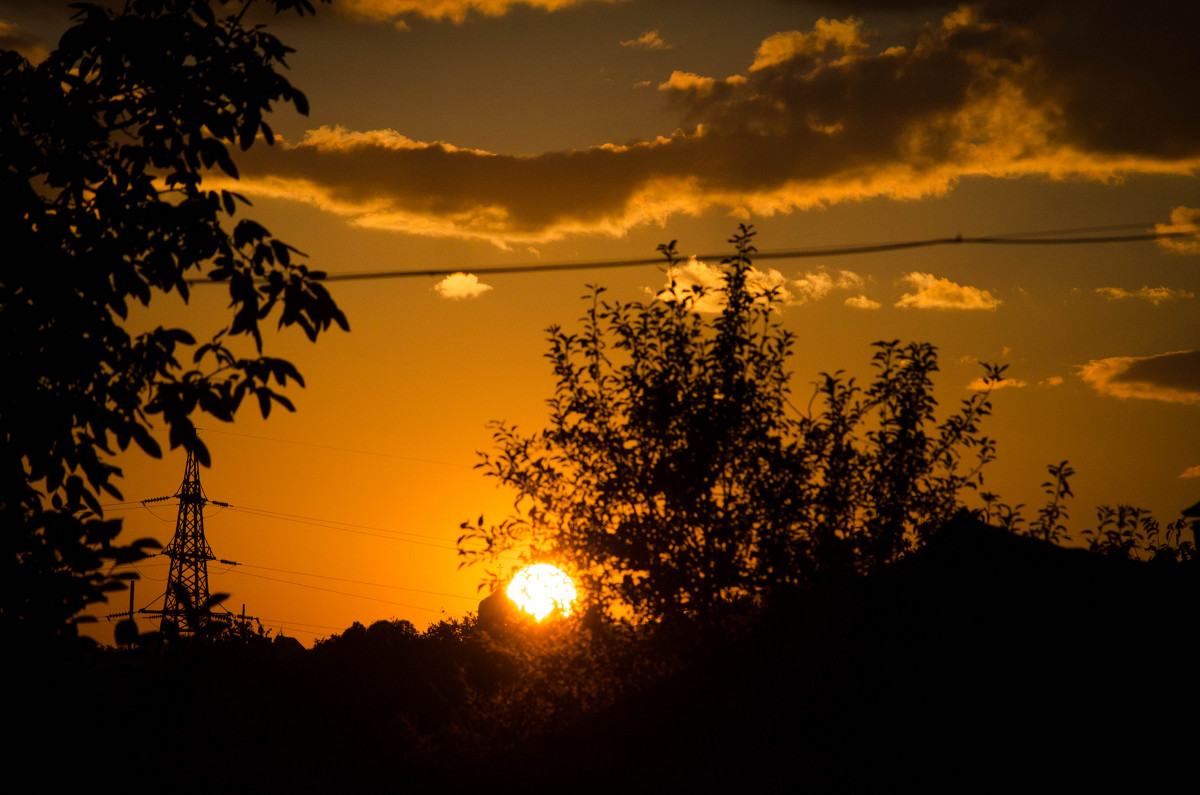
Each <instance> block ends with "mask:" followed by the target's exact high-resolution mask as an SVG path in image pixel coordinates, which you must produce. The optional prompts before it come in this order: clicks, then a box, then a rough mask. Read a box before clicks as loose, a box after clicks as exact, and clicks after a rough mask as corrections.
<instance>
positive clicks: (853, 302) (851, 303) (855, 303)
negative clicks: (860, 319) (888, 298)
mask: <svg viewBox="0 0 1200 795" xmlns="http://www.w3.org/2000/svg"><path fill="white" fill-rule="evenodd" d="M842 303H844V304H845V305H846V306H848V307H850V308H851V309H879V308H880V307H881V306H883V304H881V303H879V302H878V301H872V300H871V299H870V298H867V297H866V296H865V295H855V296H851V297H850V298H847V299H846V300H845V301H843V302H842Z"/></svg>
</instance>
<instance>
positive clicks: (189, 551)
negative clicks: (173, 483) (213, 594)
mask: <svg viewBox="0 0 1200 795" xmlns="http://www.w3.org/2000/svg"><path fill="white" fill-rule="evenodd" d="M175 496H176V497H178V498H179V519H178V520H177V521H176V523H175V536H174V537H173V538H172V539H171V543H169V544H167V547H166V549H164V550H163V551H162V554H164V555H166V556H167V557H168V558H170V559H171V572H170V574H168V575H167V594H166V597H165V599H164V602H163V609H162V617H163V620H164V621H165V620H168V619H169V620H171V621H174V622H175V624H176V626H178V627H179V629H180V631H182V632H195V631H197V630H198V629H200V628H201V626H202V625H203V624H204V622H205V621H206V620H207V619H208V618H209V614H208V598H209V595H208V562H209V561H210V560H215V559H216V558H215V557H214V556H213V553H212V550H211V549H210V548H209V546H208V541H206V540H205V538H204V506H205V505H206V504H207V503H208V500H207V499H206V498H205V496H204V489H203V487H201V485H200V465H199V464H197V463H196V456H195V455H193V454H192V453H191V452H188V457H187V464H186V465H185V467H184V470H183V485H181V486H180V487H179V491H178V492H176V494H175Z"/></svg>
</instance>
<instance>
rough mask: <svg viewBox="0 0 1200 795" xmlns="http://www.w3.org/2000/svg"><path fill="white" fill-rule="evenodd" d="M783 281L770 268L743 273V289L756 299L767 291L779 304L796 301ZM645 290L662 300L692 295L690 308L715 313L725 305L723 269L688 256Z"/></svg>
mask: <svg viewBox="0 0 1200 795" xmlns="http://www.w3.org/2000/svg"><path fill="white" fill-rule="evenodd" d="M786 284H787V279H786V278H785V277H784V275H783V274H782V273H780V272H779V271H777V270H775V269H774V268H769V269H767V270H765V271H761V270H759V269H758V268H754V267H751V268H750V270H749V271H747V273H746V289H747V291H748V292H749V293H750V294H751V295H752V296H755V297H756V298H760V297H762V296H765V295H766V294H768V293H770V294H772V295H773V296H774V300H776V301H777V302H778V304H779V305H781V306H786V305H788V304H791V303H795V302H796V300H795V296H794V295H792V293H791V292H789V291H788V290H787V288H786V286H785V285H786ZM672 286H674V288H675V289H674V291H673V292H672V290H671V288H672ZM646 292H647V293H650V294H652V295H655V296H657V297H658V298H660V299H663V300H672V299H673V297H676V296H678V297H680V298H683V297H688V296H696V297H695V299H694V301H693V303H692V309H693V310H694V311H696V312H699V313H701V314H716V313H718V312H720V311H722V310H723V309H724V308H725V271H724V270H722V269H721V267H720V266H717V265H709V264H708V263H706V262H702V261H701V260H698V259H696V258H695V257H690V258H689V259H688V260H687V261H686V262H684V263H681V264H679V265H676V266H674V267H672V268H669V269H668V270H667V283H666V284H665V285H664V286H663V287H662V288H661V289H659V290H652V289H650V288H646Z"/></svg>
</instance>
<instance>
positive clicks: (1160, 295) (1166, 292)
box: [1096, 287, 1196, 306]
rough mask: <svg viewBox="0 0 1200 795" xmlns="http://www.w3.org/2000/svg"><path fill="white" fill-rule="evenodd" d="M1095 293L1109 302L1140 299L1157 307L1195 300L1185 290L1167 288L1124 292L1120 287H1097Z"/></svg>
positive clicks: (1193, 295) (1145, 288)
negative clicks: (1179, 301) (1189, 299)
mask: <svg viewBox="0 0 1200 795" xmlns="http://www.w3.org/2000/svg"><path fill="white" fill-rule="evenodd" d="M1096 293H1097V294H1098V295H1102V296H1104V297H1105V298H1107V299H1108V300H1110V301H1119V300H1121V299H1124V298H1141V299H1144V300H1146V301H1149V302H1150V303H1152V304H1154V305H1155V306H1158V305H1159V304H1160V303H1162V302H1163V301H1170V300H1172V299H1175V298H1195V297H1196V294H1195V293H1191V292H1188V291H1187V290H1182V289H1180V290H1172V289H1171V288H1169V287H1142V288H1141V289H1140V290H1132V291H1130V290H1126V289H1124V288H1121V287H1097V288H1096Z"/></svg>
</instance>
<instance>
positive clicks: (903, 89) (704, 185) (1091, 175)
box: [0, 0, 1200, 645]
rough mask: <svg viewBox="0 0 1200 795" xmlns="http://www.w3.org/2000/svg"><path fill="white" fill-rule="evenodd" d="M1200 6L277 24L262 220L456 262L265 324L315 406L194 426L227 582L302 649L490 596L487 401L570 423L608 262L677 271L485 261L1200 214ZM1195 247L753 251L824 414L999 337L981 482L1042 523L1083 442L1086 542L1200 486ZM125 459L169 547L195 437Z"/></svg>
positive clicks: (15, 35) (646, 282)
mask: <svg viewBox="0 0 1200 795" xmlns="http://www.w3.org/2000/svg"><path fill="white" fill-rule="evenodd" d="M1198 23H1200V8H1194V7H1192V6H1191V5H1189V4H1179V3H1175V2H1163V1H1160V0H1150V1H1149V2H1142V3H1138V4H1136V5H1131V4H1128V3H1116V2H1113V0H1089V1H1088V2H1083V1H1082V0H1078V1H1077V2H1071V1H1068V2H1056V3H1045V2H1041V1H1040V0H998V1H997V2H983V3H977V4H974V5H969V6H968V5H963V6H958V5H956V4H954V3H937V2H905V1H904V0H866V1H865V2H825V3H810V2H802V1H800V0H796V1H795V2H785V1H784V0H755V1H754V2H746V1H745V0H738V1H736V2H734V1H733V0H729V1H728V2H726V1H724V0H698V1H697V2H690V3H677V2H657V1H653V0H624V1H606V0H529V1H528V2H515V1H510V0H346V1H345V2H341V3H336V4H335V6H334V7H332V8H331V7H329V6H321V7H320V8H319V10H318V14H317V15H316V17H315V18H313V17H308V16H306V17H305V18H303V19H292V18H288V19H283V20H279V21H278V22H272V29H273V30H274V32H275V33H276V34H277V35H278V36H279V37H280V38H281V39H283V40H284V42H285V43H287V44H288V45H290V46H291V47H293V48H295V50H296V52H295V53H293V54H292V55H291V56H289V59H288V62H289V65H290V72H289V74H288V77H289V79H290V80H291V81H292V82H293V84H294V85H296V86H297V87H299V88H300V89H302V90H303V91H304V92H305V94H306V95H307V97H308V99H309V102H310V105H311V112H310V115H309V116H308V117H303V116H300V115H298V114H296V113H295V112H294V111H293V110H291V109H290V108H285V109H281V110H279V111H278V112H276V113H275V114H273V116H272V117H271V119H270V123H271V126H272V128H273V129H274V131H275V133H276V135H277V140H276V142H275V144H274V145H273V146H269V147H268V146H263V145H256V146H254V147H252V148H251V149H250V150H249V151H247V152H244V153H241V154H239V155H238V156H237V157H236V162H237V163H238V166H239V170H240V172H241V179H240V180H239V182H238V183H237V184H236V186H234V187H235V189H236V190H237V191H239V192H240V193H242V194H244V195H245V196H247V197H248V198H249V199H250V200H251V201H252V202H253V204H254V206H253V208H252V209H251V210H250V211H249V215H250V217H253V218H254V219H255V220H257V221H259V222H261V223H262V224H264V225H265V226H266V227H267V228H268V229H270V230H271V232H272V233H273V234H275V235H276V236H277V237H279V238H281V239H283V240H285V241H287V242H289V243H291V244H292V245H294V246H295V247H297V248H299V249H300V250H302V251H304V252H305V253H306V254H307V262H308V264H309V265H310V266H312V267H315V268H318V269H321V270H324V271H326V272H328V273H329V274H331V275H337V274H351V273H353V274H362V273H379V274H384V273H393V272H396V271H406V270H413V271H431V270H432V271H445V272H449V273H456V275H448V276H444V277H443V276H437V277H429V276H423V277H410V278H379V279H368V280H361V281H346V282H338V283H335V284H331V289H332V291H333V294H334V297H335V298H336V300H337V301H338V302H339V304H340V305H341V307H342V308H343V310H344V311H345V313H346V315H347V317H348V319H349V321H350V326H351V331H350V332H349V333H342V332H338V331H334V332H331V333H330V334H328V335H326V336H323V337H322V338H321V339H320V340H318V342H317V343H315V344H313V343H310V342H309V341H308V340H307V339H305V338H304V336H303V334H302V333H300V332H299V331H293V330H288V331H284V332H281V333H277V334H272V335H268V337H267V341H266V346H267V350H266V352H267V353H268V354H269V355H273V356H282V357H284V358H288V359H290V360H291V361H293V362H294V363H295V364H296V365H297V366H298V368H299V369H300V371H301V372H302V373H303V375H304V378H305V382H306V386H305V388H304V389H301V390H298V389H291V390H289V392H288V397H289V398H290V399H291V400H292V401H293V402H294V403H295V405H296V408H297V411H296V412H295V413H294V414H288V413H286V412H282V411H276V412H273V413H272V414H271V416H270V418H269V419H268V420H266V421H263V420H262V419H261V418H260V417H258V416H257V415H256V414H255V413H254V411H255V409H254V408H253V407H252V406H248V407H247V408H246V409H245V410H244V411H243V412H242V414H240V415H239V416H238V417H237V419H236V421H235V422H234V423H232V424H226V423H221V422H219V421H216V420H205V421H201V422H200V423H199V424H200V426H201V427H202V428H204V431H203V434H204V439H205V443H206V444H207V445H208V447H209V449H210V451H211V452H212V454H213V466H212V467H211V468H210V469H206V470H204V471H203V473H202V480H203V484H204V488H205V491H206V493H207V495H208V497H209V499H211V500H218V501H222V502H226V503H228V504H229V505H230V507H228V508H223V507H220V506H215V505H210V506H209V512H208V513H207V514H206V518H205V530H206V536H207V538H208V540H209V543H210V545H211V546H212V548H213V551H214V553H215V554H216V556H217V557H218V558H220V559H222V560H224V561H233V562H235V563H237V564H238V565H236V566H235V565H231V564H228V563H216V562H214V563H213V564H212V565H211V566H210V569H209V576H210V587H211V589H212V590H213V591H214V592H217V591H219V592H226V593H230V594H232V596H231V597H230V599H229V601H228V602H227V603H226V604H227V606H228V607H230V608H231V609H233V610H234V611H235V612H240V611H241V609H242V605H243V604H244V605H245V610H246V612H247V614H250V615H254V616H257V617H259V618H260V619H262V621H263V624H264V626H266V627H267V628H268V629H271V630H272V632H275V633H279V632H282V633H283V634H287V635H292V636H294V637H297V638H299V639H300V640H301V641H302V642H304V643H305V644H306V645H308V644H311V643H312V642H313V640H314V639H316V638H319V637H322V636H327V635H328V634H330V633H332V632H340V631H341V630H342V629H344V628H345V627H347V626H348V625H349V624H350V623H351V622H353V621H361V622H363V623H364V624H370V623H371V622H373V621H375V620H379V619H390V618H400V619H407V620H410V621H412V622H413V623H414V625H416V626H417V627H418V628H424V627H425V626H426V625H427V624H428V623H429V622H431V621H436V620H439V619H440V618H445V617H453V616H461V615H463V614H464V613H465V612H466V611H468V610H474V609H475V608H476V606H477V602H478V599H479V598H480V597H481V596H483V595H484V594H481V593H478V592H477V590H476V589H477V585H478V584H479V582H480V578H481V573H480V572H479V571H477V570H474V569H466V570H461V571H460V570H458V569H457V565H458V560H459V559H458V558H457V556H456V553H455V543H454V541H455V538H456V537H457V535H458V526H459V523H460V522H462V521H464V520H472V521H473V520H474V519H475V518H477V517H478V516H479V515H480V514H481V513H482V514H484V515H485V516H486V517H487V519H488V520H489V521H491V520H499V519H501V518H502V517H503V516H504V515H506V514H507V513H508V512H509V511H510V510H511V500H512V494H511V493H510V492H507V491H505V490H504V489H503V488H498V487H497V484H495V483H493V482H491V481H489V480H487V479H486V478H484V477H483V476H482V475H481V473H479V472H478V471H476V470H474V469H473V468H472V465H473V464H474V463H475V462H476V461H477V460H478V456H477V451H480V450H487V449H490V445H491V438H490V430H489V428H488V423H489V421H493V420H505V421H508V422H509V423H516V424H517V425H518V427H520V428H522V429H525V430H529V431H532V430H534V429H537V428H539V427H542V426H543V425H544V423H545V421H546V417H547V409H546V405H545V401H546V399H547V398H549V397H550V396H551V394H552V391H553V388H554V379H553V374H552V372H551V371H550V368H549V364H548V362H547V361H546V360H545V359H544V354H545V353H546V352H547V350H548V345H547V341H546V328H547V327H548V326H550V325H551V324H561V325H563V326H566V327H568V328H569V327H571V326H572V324H574V323H576V321H577V319H578V318H579V316H580V315H581V314H582V313H583V311H584V309H585V303H584V302H583V301H582V300H581V296H583V295H585V293H587V292H588V288H587V285H589V284H600V285H604V286H605V287H607V288H608V291H609V293H608V294H609V295H610V296H611V297H613V298H616V299H621V300H628V301H634V300H644V299H645V298H647V297H648V296H649V295H651V294H653V293H654V292H655V291H656V290H658V289H660V288H661V287H662V286H663V284H664V283H665V280H666V276H665V274H664V272H663V269H662V267H661V266H655V265H644V266H638V267H626V268H619V269H618V268H599V267H598V268H596V269H594V270H580V271H558V272H547V273H510V274H489V273H486V269H487V268H489V267H494V266H504V265H514V264H523V265H534V266H536V265H539V264H549V263H562V262H603V261H610V260H627V259H638V258H651V257H653V256H654V255H655V248H656V246H658V245H659V244H661V243H665V242H668V241H671V240H678V247H679V250H680V251H681V252H682V253H683V254H684V255H701V258H700V259H698V260H695V261H689V262H688V263H687V264H686V266H685V272H684V273H683V274H682V275H683V276H684V277H686V278H690V279H693V280H695V281H699V282H702V283H710V282H712V280H713V279H714V278H715V271H714V270H713V268H714V266H715V265H716V261H715V260H713V259H711V258H709V257H708V255H712V254H724V253H726V252H728V251H729V246H728V244H727V242H726V241H727V240H728V238H729V237H730V236H731V235H732V234H733V233H734V232H736V230H737V227H738V224H740V223H746V224H752V225H753V226H754V228H755V229H756V230H757V232H758V235H757V238H756V242H757V245H758V247H759V249H760V250H761V251H764V252H787V251H793V252H804V253H807V254H810V255H811V254H813V253H814V252H816V251H820V250H824V249H836V248H844V247H856V246H865V245H871V244H880V243H890V242H900V241H913V240H926V239H932V238H939V239H940V238H954V237H956V236H958V235H962V236H963V237H964V238H966V239H970V238H975V237H985V236H995V235H1007V236H1014V237H1016V238H1017V239H1025V238H1027V237H1029V236H1031V235H1034V233H1043V235H1042V236H1048V237H1057V238H1062V237H1078V236H1091V235H1102V236H1107V235H1131V234H1140V233H1146V232H1155V231H1159V232H1164V231H1167V232H1169V231H1179V232H1188V231H1189V230H1191V231H1194V229H1195V227H1194V226H1192V224H1193V223H1195V222H1196V221H1198V220H1200V179H1198V174H1200V84H1198V83H1197V81H1196V80H1195V75H1196V74H1200V51H1198V50H1197V49H1196V48H1195V46H1194V42H1193V41H1192V35H1193V31H1195V30H1196V29H1197V25H1198ZM65 25H66V12H65V11H63V10H62V9H59V8H58V7H57V6H56V5H55V4H53V3H36V4H35V3H30V2H13V1H12V0H0V46H4V47H10V48H19V49H20V50H21V51H22V52H23V53H25V54H27V55H28V56H29V57H31V58H37V57H39V55H38V53H39V52H42V53H44V52H45V50H46V49H47V48H52V47H53V46H54V42H55V41H56V40H57V37H58V36H59V35H61V32H62V30H63V29H65ZM210 181H211V183H212V184H213V186H214V187H228V186H227V185H223V184H222V180H221V179H219V178H217V177H216V176H215V175H214V178H213V179H212V180H210ZM207 182H208V181H206V184H207ZM1078 230H1091V231H1086V232H1080V231H1078ZM1198 265H1200V235H1195V234H1190V235H1184V236H1180V237H1173V238H1169V239H1163V240H1159V241H1143V242H1125V243H1109V244H1088V245H1061V244H1059V245H1036V246H1033V245H973V244H963V245H946V246H933V247H922V248H909V249H904V248H901V249H895V250H889V251H883V252H875V253H859V254H849V255H835V254H833V253H826V254H823V255H819V256H805V257H802V258H790V259H789V258H781V259H770V260H762V261H760V262H759V263H758V266H757V267H758V269H759V271H760V273H759V274H758V278H759V279H760V280H761V282H762V283H763V284H767V285H770V286H774V287H777V288H779V290H780V291H781V295H783V297H784V299H785V300H784V301H783V302H782V305H781V307H780V313H779V318H780V320H781V322H782V323H783V324H784V326H785V327H786V328H788V329H790V330H791V331H793V332H794V333H795V334H796V336H797V347H796V352H795V355H794V357H793V359H792V362H791V370H792V373H793V380H792V389H793V395H794V396H795V402H797V403H807V400H808V397H809V396H810V395H811V394H812V391H813V384H814V383H815V381H816V380H817V378H818V375H819V374H820V373H822V372H833V371H837V370H843V371H845V372H846V373H848V374H850V375H855V376H858V377H859V378H860V379H863V378H866V377H868V376H869V373H870V367H869V362H870V356H871V352H872V349H871V347H870V346H871V343H872V342H874V341H876V340H885V339H886V340H890V339H900V340H904V341H908V340H919V341H928V342H930V343H932V344H934V345H935V346H937V348H938V350H939V354H940V363H941V372H940V373H939V374H938V392H937V396H938V399H939V401H940V403H941V406H942V414H941V416H945V415H946V413H948V412H949V411H951V410H953V408H954V407H956V406H957V405H958V404H959V403H960V401H961V400H963V399H965V398H966V397H968V396H969V395H970V390H971V389H972V385H973V383H975V382H977V379H978V378H979V377H980V376H981V375H982V374H983V369H982V367H981V366H980V363H981V362H999V363H1002V364H1005V365H1007V366H1008V369H1007V371H1006V376H1007V379H1006V380H1005V382H1003V384H1002V385H1001V388H1000V389H997V390H996V391H995V393H994V395H993V404H994V410H993V411H994V413H993V416H992V417H990V418H989V419H988V421H987V423H986V425H985V426H984V428H985V431H986V432H987V433H988V434H989V435H990V436H991V437H993V438H994V439H996V440H997V453H998V460H997V461H996V462H994V463H993V464H992V465H991V466H990V467H989V469H988V470H986V471H985V484H984V485H985V487H986V488H987V489H988V490H991V491H994V492H997V493H999V494H1000V495H1001V497H1002V498H1003V499H1004V500H1005V501H1007V502H1009V503H1011V504H1016V503H1023V504H1025V505H1027V506H1028V507H1027V508H1026V509H1025V514H1026V515H1027V516H1030V515H1033V514H1034V513H1036V508H1037V506H1038V505H1039V504H1040V502H1041V488H1040V484H1041V483H1042V482H1043V481H1044V480H1045V479H1046V467H1047V465H1049V464H1056V463H1058V462H1060V461H1063V460H1069V461H1070V463H1071V465H1072V466H1073V467H1074V469H1075V470H1076V472H1077V474H1076V476H1075V478H1074V480H1073V487H1074V492H1075V499H1074V500H1073V501H1072V502H1071V503H1070V504H1069V511H1070V516H1071V520H1070V522H1069V524H1070V526H1071V527H1072V529H1073V530H1074V531H1076V532H1078V531H1079V530H1082V529H1083V528H1084V527H1088V526H1090V525H1091V524H1094V516H1095V509H1096V506H1097V505H1099V504H1109V505H1116V504H1121V503H1129V504H1135V505H1139V506H1142V507H1145V508H1148V509H1151V510H1153V511H1154V512H1155V513H1156V514H1157V515H1158V516H1159V517H1160V519H1161V520H1162V521H1164V522H1166V521H1170V520H1171V519H1174V518H1176V517H1177V516H1178V514H1179V511H1180V510H1182V509H1183V508H1185V507H1187V506H1189V505H1192V504H1193V503H1195V502H1196V501H1197V500H1200V319H1198V318H1200V312H1197V309H1198V308H1200V305H1198V303H1197V294H1200V269H1198ZM224 304H225V301H224V300H222V295H221V291H220V290H219V289H206V288H203V287H198V288H196V290H195V292H194V294H193V297H192V300H191V302H190V303H189V304H188V305H187V306H184V305H183V304H182V303H181V302H180V301H178V300H177V299H175V298H169V299H166V300H163V301H160V302H157V303H155V304H152V306H151V307H150V309H149V310H148V311H147V312H146V313H144V315H145V316H144V317H143V318H141V319H140V322H146V323H162V322H173V323H180V324H182V325H185V326H187V327H189V328H192V329H194V330H196V331H197V332H206V331H207V332H214V331H216V330H218V329H219V328H220V327H221V325H223V314H222V312H223V309H224ZM198 336H199V334H198ZM119 463H120V464H121V465H122V467H123V468H124V470H125V478H124V479H123V482H122V484H121V488H122V490H123V492H124V495H125V497H126V499H127V500H129V501H130V504H125V505H115V506H113V507H112V508H111V509H110V510H111V512H112V515H113V516H120V517H122V518H123V519H124V520H125V532H124V537H125V538H127V539H133V538H139V537H143V536H153V537H156V538H158V539H159V540H160V541H162V542H163V543H166V542H167V541H168V540H169V539H170V536H171V534H172V532H173V529H174V523H175V513H174V508H173V507H172V503H171V502H170V501H166V502H163V503H153V504H150V505H149V506H147V507H143V506H142V505H141V504H139V503H137V502H136V501H138V500H141V499H145V498H152V497H159V496H165V495H171V494H173V493H174V492H175V491H176V490H177V489H178V487H179V484H180V480H181V478H182V474H183V467H184V456H183V454H182V453H181V452H180V451H179V450H175V451H172V452H170V453H168V454H166V455H165V457H164V458H163V459H161V460H155V459H150V458H148V457H146V456H144V455H142V454H140V453H137V454H133V453H131V454H128V455H126V456H123V457H122V458H121V460H120V462H119ZM139 569H140V571H141V573H142V580H141V581H140V582H139V583H138V586H137V591H136V593H135V604H136V606H137V607H143V606H147V605H149V606H152V607H153V606H161V598H160V597H161V592H162V589H163V588H164V585H165V578H166V571H167V566H166V561H165V559H163V558H156V559H154V560H152V561H148V562H146V563H145V564H143V565H141V566H139ZM156 598H157V599H158V602H157V604H154V600H155V599H156ZM125 606H126V605H125V604H123V603H122V604H113V605H111V606H108V607H105V608H102V609H100V610H97V611H95V612H96V613H98V614H103V613H104V612H106V611H116V610H118V609H124V607H125ZM1075 607H1077V606H1064V608H1065V609H1067V610H1070V609H1075ZM1080 609H1081V608H1080ZM143 623H144V627H143V628H146V629H148V628H149V623H148V622H143ZM94 632H95V633H96V634H97V636H98V637H102V638H103V637H105V633H106V632H108V633H110V632H111V625H109V624H106V623H103V622H102V623H100V624H98V625H96V627H95V629H94Z"/></svg>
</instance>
